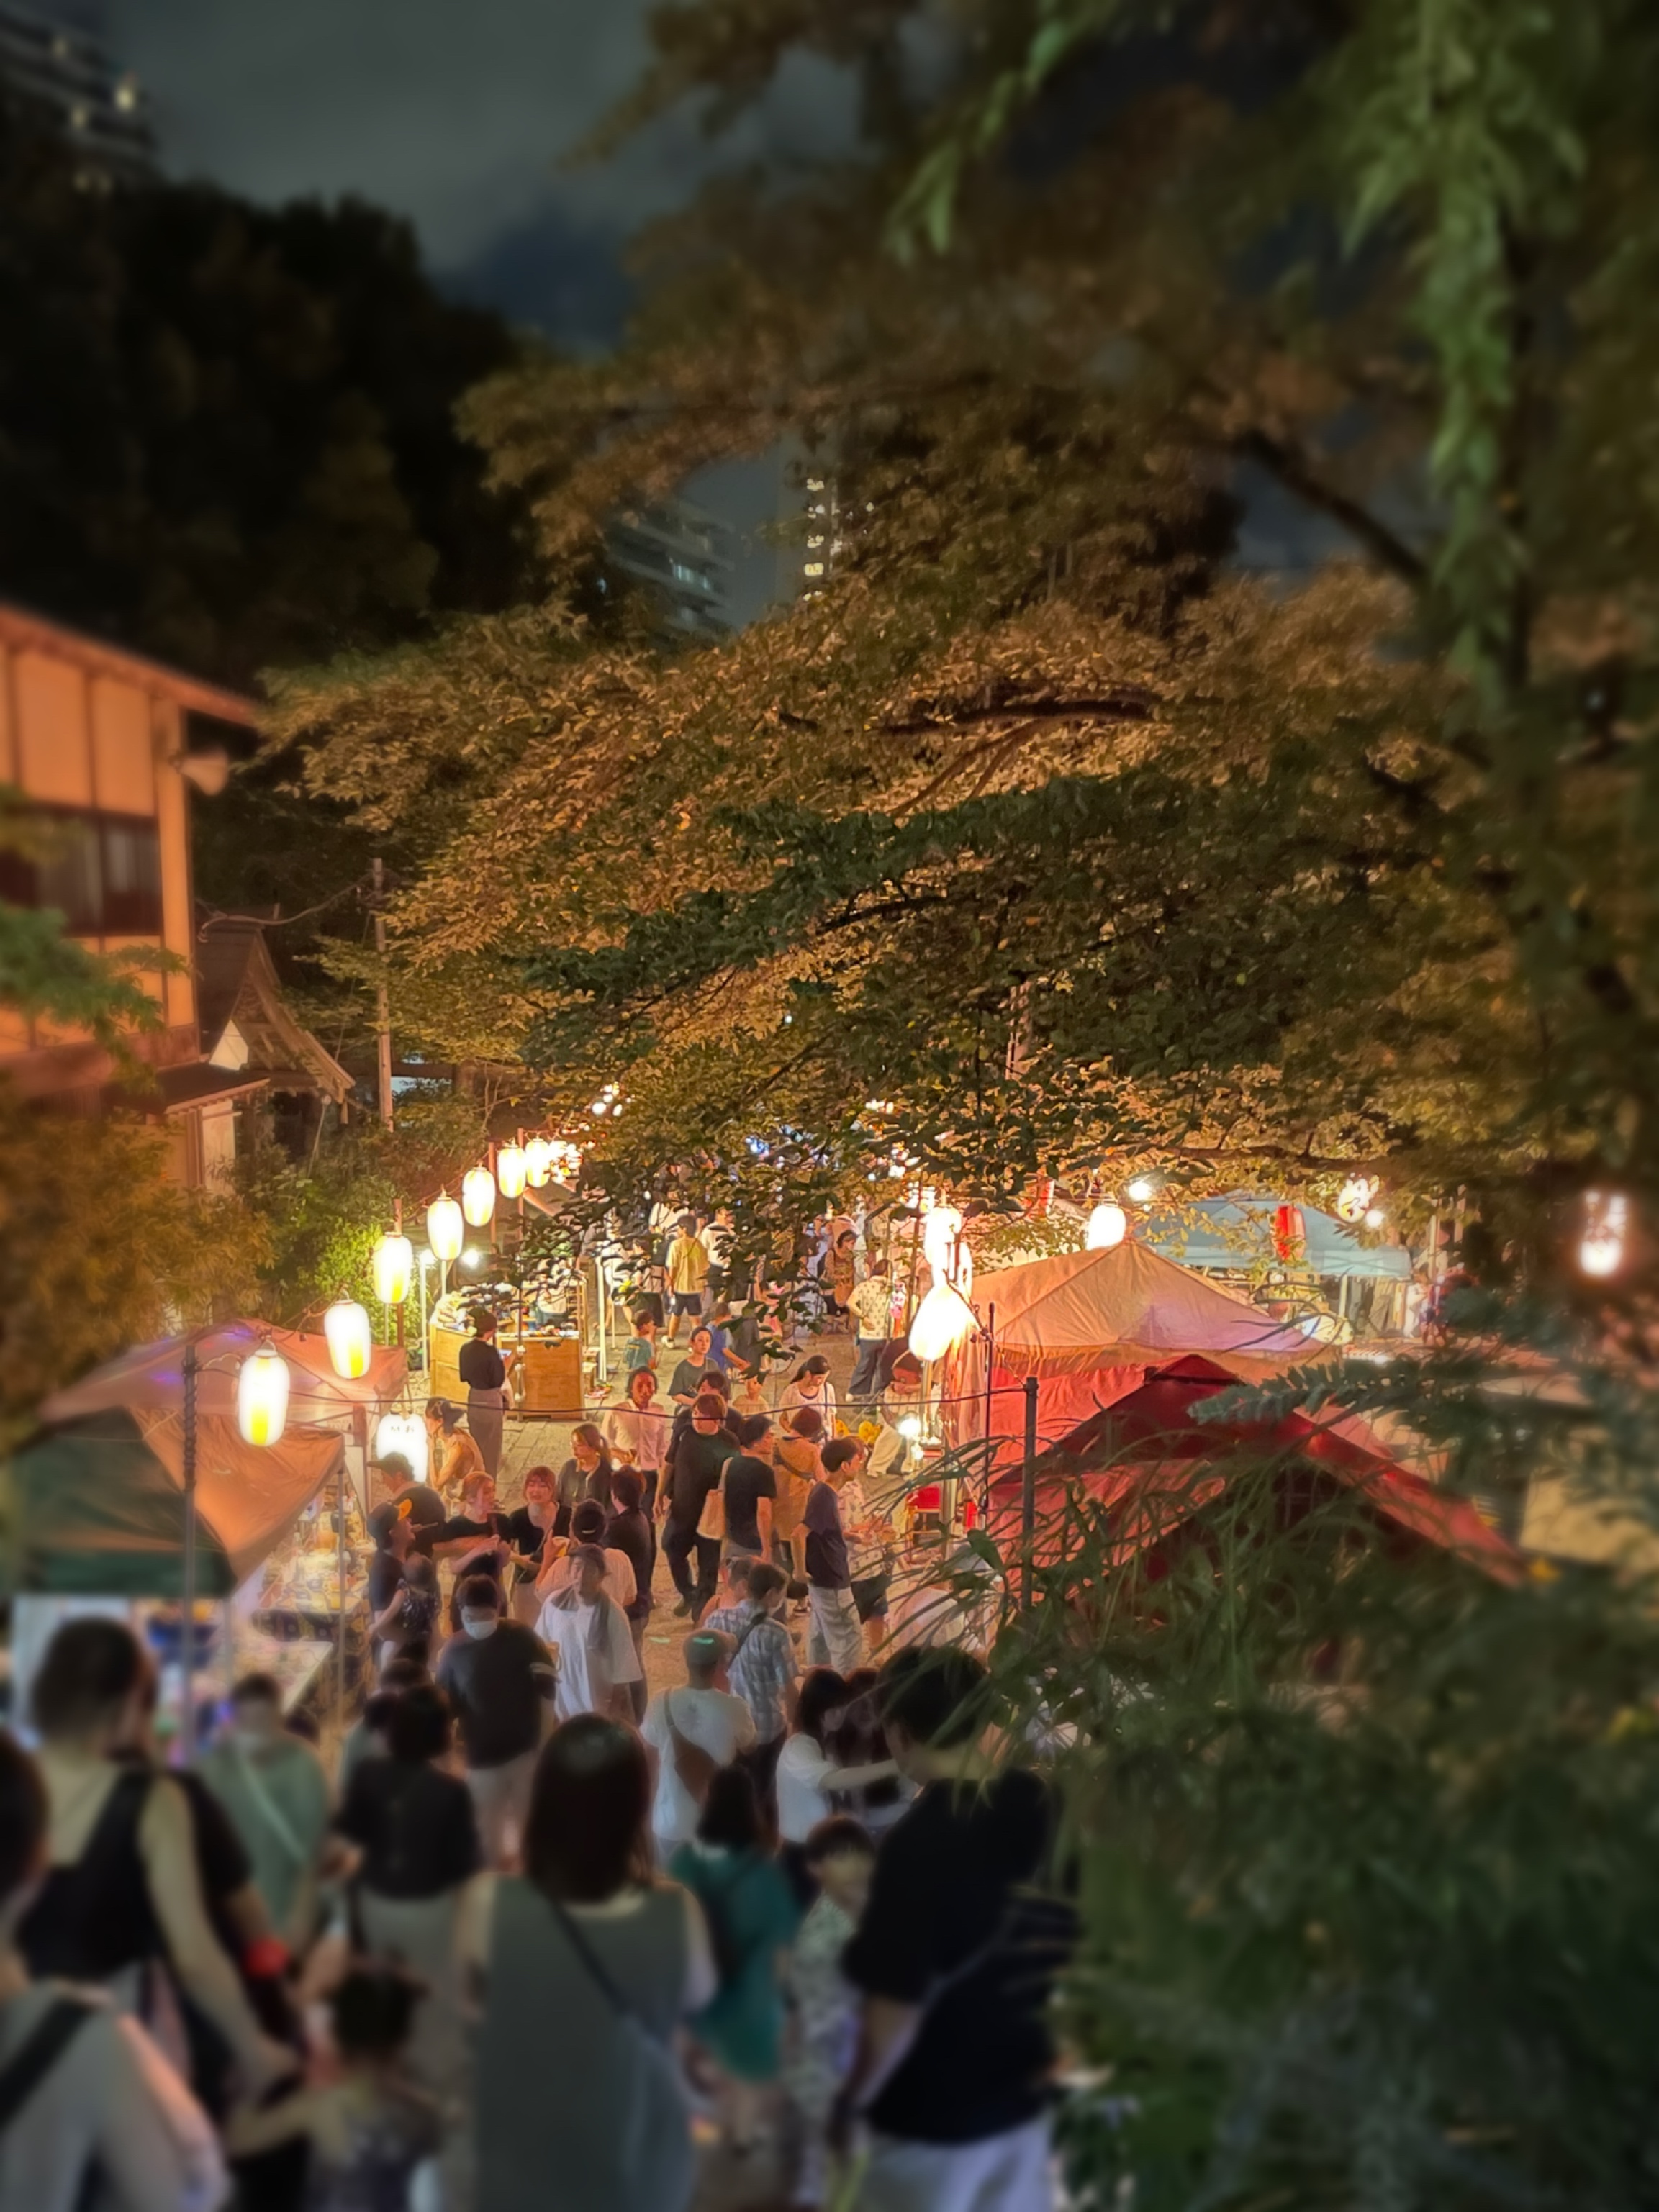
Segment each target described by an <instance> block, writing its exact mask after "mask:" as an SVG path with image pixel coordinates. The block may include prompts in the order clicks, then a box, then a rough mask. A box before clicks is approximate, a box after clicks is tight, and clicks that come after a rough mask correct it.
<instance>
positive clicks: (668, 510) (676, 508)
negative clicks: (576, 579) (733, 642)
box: [605, 499, 737, 641]
mask: <svg viewBox="0 0 1659 2212" xmlns="http://www.w3.org/2000/svg"><path fill="white" fill-rule="evenodd" d="M605 544H606V546H607V548H608V549H609V551H610V554H611V559H612V561H613V562H615V564H616V566H617V568H620V569H621V570H622V571H623V574H625V575H627V576H629V577H631V578H632V579H633V580H634V581H635V583H639V584H643V585H645V586H647V589H648V590H649V591H650V592H651V594H652V596H653V598H654V599H656V601H657V602H658V604H659V606H660V607H661V609H662V613H663V629H664V635H665V636H667V637H671V638H676V639H694V640H695V639H701V640H703V641H708V640H709V639H713V638H719V637H724V636H725V635H726V634H727V632H728V631H729V630H731V629H732V605H731V586H732V566H733V562H734V561H735V559H736V556H737V544H736V540H735V538H734V537H733V534H732V532H731V531H730V530H728V529H727V528H726V525H725V524H724V523H722V522H716V521H715V520H714V516H713V515H712V514H705V513H703V511H702V508H701V507H694V506H693V505H692V504H691V502H690V500H684V499H663V500H657V501H653V502H652V503H651V504H650V505H649V506H645V507H632V508H629V509H628V510H627V511H626V512H625V513H621V514H618V515H617V517H616V518H615V520H613V521H612V523H611V527H610V528H609V530H608V531H607V532H605Z"/></svg>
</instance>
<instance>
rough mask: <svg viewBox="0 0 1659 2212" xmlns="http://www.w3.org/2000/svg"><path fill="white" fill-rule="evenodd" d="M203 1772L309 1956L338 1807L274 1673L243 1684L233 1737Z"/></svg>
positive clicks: (284, 1927)
mask: <svg viewBox="0 0 1659 2212" xmlns="http://www.w3.org/2000/svg"><path fill="white" fill-rule="evenodd" d="M200 1771H201V1776H202V1779H203V1781H204V1782H205V1783H206V1784H207V1786H208V1788H209V1789H210V1790H211V1791H212V1792H213V1794H214V1796H216V1798H217V1799H218V1801H219V1802H220V1804H221V1805H222V1807H223V1808H224V1809H225V1811H226V1813H227V1814H228V1815H229V1817H230V1822H231V1826H233V1827H234V1829H235V1831H236V1832H237V1834H238V1835H239V1836H240V1838H241V1840H242V1846H243V1849H244V1850H246V1853H247V1855H248V1857H249V1858H250V1859H251V1860H252V1863H253V1881H254V1887H256V1888H257V1889H258V1893H259V1894H260V1896H261V1897H262V1898H263V1899H264V1904H265V1910H266V1911H267V1912H269V1913H270V1922H271V1925H272V1927H273V1928H275V1929H276V1933H277V1934H278V1936H280V1937H281V1938H282V1940H283V1942H285V1943H286V1944H287V1945H288V1947H289V1949H290V1950H291V1951H295V1952H298V1953H301V1954H303V1953H304V1952H305V1950H306V1949H307V1947H308V1945H309V1943H310V1941H311V1938H312V1936H313V1934H314V1932H315V1923H316V1917H317V1879H318V1874H319V1868H320V1865H321V1862H322V1858H323V1856H324V1852H325V1848H326V1846H327V1844H328V1840H329V1816H330V1813H331V1809H332V1808H331V1804H330V1802H329V1788H328V1777H327V1775H326V1774H325V1772H324V1771H323V1762H322V1760H321V1759H319V1758H318V1756H317V1754H316V1753H315V1752H314V1751H313V1749H312V1747H311V1746H310V1745H309V1744H308V1743H301V1741H300V1739H299V1737H298V1736H295V1735H289V1733H288V1731H287V1730H286V1729H284V1728H283V1693H282V1692H281V1690H280V1689H279V1688H278V1687H277V1685H276V1682H275V1681H274V1680H273V1679H272V1678H271V1677H270V1675H269V1674H247V1675H245V1676H244V1677H243V1679H242V1680H240V1682H238V1683H237V1685H236V1686H235V1688H234V1690H233V1691H232V1692H231V1697H230V1729H229V1732H228V1736H227V1737H226V1739H225V1740H224V1741H221V1742H218V1743H216V1744H215V1745H214V1746H213V1747H212V1749H211V1750H210V1751H209V1752H207V1753H205V1754H204V1757H203V1758H202V1759H201V1761H200Z"/></svg>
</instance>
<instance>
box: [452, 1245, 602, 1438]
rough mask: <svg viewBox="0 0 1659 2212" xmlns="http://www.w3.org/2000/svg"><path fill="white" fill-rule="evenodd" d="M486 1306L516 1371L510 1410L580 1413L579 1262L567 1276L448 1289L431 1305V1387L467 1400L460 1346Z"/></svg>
mask: <svg viewBox="0 0 1659 2212" xmlns="http://www.w3.org/2000/svg"><path fill="white" fill-rule="evenodd" d="M480 1307H485V1308H487V1309H488V1310H489V1312H491V1313H493V1314H494V1315H495V1332H496V1334H495V1344H496V1348H497V1350H498V1351H499V1352H501V1355H502V1357H503V1358H510V1357H511V1356H512V1355H513V1353H515V1352H516V1353H517V1354H518V1355H519V1357H518V1359H517V1363H516V1364H515V1365H514V1366H513V1411H514V1412H517V1413H551V1414H557V1415H562V1416H563V1417H564V1418H565V1419H570V1420H578V1421H579V1420H580V1419H582V1418H583V1409H584V1403H585V1401H584V1397H583V1391H582V1334H581V1325H580V1316H581V1297H580V1288H579V1285H578V1284H577V1280H576V1271H575V1269H574V1267H572V1268H570V1269H568V1270H567V1271H562V1279H561V1276H560V1275H558V1274H555V1275H554V1276H553V1277H552V1279H541V1277H540V1276H539V1274H538V1277H537V1278H527V1279H526V1282H525V1285H524V1286H523V1289H522V1291H521V1290H520V1287H519V1285H516V1284H514V1283H484V1284H479V1285H466V1286H465V1287H464V1288H461V1289H458V1290H453V1291H447V1292H446V1294H445V1295H444V1296H443V1297H441V1298H440V1299H439V1300H438V1302H437V1304H435V1306H434V1307H433V1309H432V1317H431V1322H430V1328H429V1334H430V1339H431V1346H432V1388H433V1390H434V1392H435V1395H437V1396H439V1397H441V1398H449V1399H452V1400H453V1401H454V1402H455V1403H456V1404H457V1405H461V1406H464V1405H465V1403H466V1385H465V1383H463V1382H462V1380H461V1374H460V1357H461V1348H462V1346H464V1345H465V1344H466V1343H467V1342H468V1341H469V1340H470V1339H471V1335H472V1316H473V1314H474V1313H475V1312H476V1311H477V1310H478V1309H479V1308H480Z"/></svg>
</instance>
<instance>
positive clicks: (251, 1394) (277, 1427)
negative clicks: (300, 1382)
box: [236, 1238, 408, 1445]
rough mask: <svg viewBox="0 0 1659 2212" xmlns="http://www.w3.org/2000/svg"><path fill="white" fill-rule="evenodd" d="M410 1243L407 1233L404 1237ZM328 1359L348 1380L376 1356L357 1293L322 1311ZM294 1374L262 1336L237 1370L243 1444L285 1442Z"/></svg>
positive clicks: (365, 1370)
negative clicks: (290, 1372)
mask: <svg viewBox="0 0 1659 2212" xmlns="http://www.w3.org/2000/svg"><path fill="white" fill-rule="evenodd" d="M403 1241H404V1243H407V1241H408V1240H407V1238H405V1239H404V1240H403ZM323 1336H324V1340H325V1342H326V1343H327V1346H328V1358H329V1364H330V1365H331V1367H332V1368H333V1370H334V1372H335V1373H336V1374H337V1376H339V1377H340V1380H341V1381H342V1382H343V1383H360V1382H362V1378H363V1376H365V1375H367V1374H368V1370H369V1365H370V1363H371V1362H372V1360H373V1358H374V1330H373V1329H372V1328H371V1327H370V1325H369V1319H368V1311H367V1310H366V1309H365V1308H364V1307H362V1306H361V1305H360V1304H358V1303H357V1301H356V1298H337V1299H336V1300H335V1302H334V1304H332V1305H331V1307H330V1308H329V1310H328V1311H327V1312H326V1313H325V1315H324V1316H323ZM292 1385H293V1378H292V1376H290V1374H289V1364H288V1362H287V1360H286V1359H284V1358H283V1355H282V1353H281V1352H278V1351H277V1349H276V1345H275V1344H274V1343H273V1342H272V1341H271V1340H270V1337H268V1336H262V1337H261V1338H260V1340H259V1341H258V1344H257V1345H255V1346H254V1348H253V1350H252V1352H249V1354H248V1356H247V1358H246V1359H245V1360H243V1362H242V1364H241V1365H240V1367H239V1368H238V1369H237V1370H236V1428H237V1432H238V1434H239V1435H240V1437H241V1439H242V1441H243V1443H250V1444H261V1445H270V1444H276V1443H281V1442H282V1440H283V1433H284V1431H286V1429H287V1427H288V1401H289V1392H290V1390H291V1389H292Z"/></svg>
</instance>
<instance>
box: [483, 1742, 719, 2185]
mask: <svg viewBox="0 0 1659 2212" xmlns="http://www.w3.org/2000/svg"><path fill="white" fill-rule="evenodd" d="M650 1819H651V1777H650V1771H649V1769H648V1767H647V1764H646V1757H645V1752H644V1749H643V1747H642V1746H641V1742H640V1740H639V1738H638V1737H637V1736H636V1735H635V1734H634V1732H633V1730H632V1729H627V1728H623V1727H619V1726H618V1725H617V1723H615V1722H613V1721H607V1720H601V1719H600V1718H599V1717H598V1716H597V1715H596V1714H585V1715H583V1716H581V1717H579V1718H577V1719H575V1720H571V1721H567V1722H565V1723H564V1724H563V1726H562V1727H561V1728H558V1729H555V1730H554V1732H553V1734H552V1735H550V1737H549V1738H548V1740H547V1741H546V1743H545V1744H544V1746H543V1747H542V1753H541V1757H540V1759H539V1761H538V1765H537V1768H536V1778H535V1782H534V1784H533V1786H532V1793H531V1802H530V1818H529V1820H528V1822H527V1824H526V1829H525V1838H524V1869H525V1870H524V1873H523V1875H513V1876H508V1875H483V1876H481V1877H480V1878H479V1879H478V1880H477V1881H476V1882H474V1883H473V1885H472V1887H471V1890H470V1891H469V1893H468V1895H467V1899H466V1904H465V1909H464V1914H463V1926H462V1954H463V1958H464V1960H465V1970H466V1972H467V1975H468V1978H469V1980H470V1983H471V1990H470V2001H471V2007H472V2008H473V2011H474V2014H475V2017H476V2021H477V2031H476V2043H477V2063H476V2067H475V2078H476V2081H477V2094H476V2098H475V2106H474V2112H475V2125H476V2140H477V2199H476V2202H477V2212H545V2207H546V2206H547V2205H548V2204H549V2203H551V2202H555V2201H556V2203H558V2205H559V2207H560V2212H685V2208H686V2207H687V2206H688V2205H689V2204H690V2201H691V2193H692V2190H693V2187H694V2185H695V2182H696V2170H695V2166H694V2162H693V2157H692V2149H691V2136H690V2117H689V2114H688V2112H687V2109H686V2106H685V2102H684V2094H683V2092H682V2090H681V2087H680V2082H679V2075H678V2069H677V2068H676V2066H675V2063H674V2059H673V2055H672V2051H671V2048H670V2044H671V2038H672V2035H673V2033H674V2030H675V2027H677V2025H678V2023H679V2022H680V2021H683V2020H684V2019H685V2018H686V2017H687V2015H690V2014H691V2013H694V2012H697V2011H700V2010H701V2009H702V2007H703V2006H704V2005H706V2004H707V2003H708V2002H709V2000H710V1998H711V1997H712V1996H714V1990H715V1986H716V1983H715V1974H714V1961H713V1957H712V1954H711V1952H710V1948H709V1943H708V1931H707V1929H706V1928H705V1925H704V1923H703V1917H702V1912H701V1911H700V1910H699V1908H698V1906H697V1904H696V1899H694V1898H692V1897H691V1896H690V1894H689V1893H687V1892H686V1891H685V1890H684V1889H682V1888H681V1887H678V1884H676V1883H672V1882H663V1881H658V1880H657V1879H656V1878H655V1876H654V1875H653V1872H652V1857H651V1828H650Z"/></svg>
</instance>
